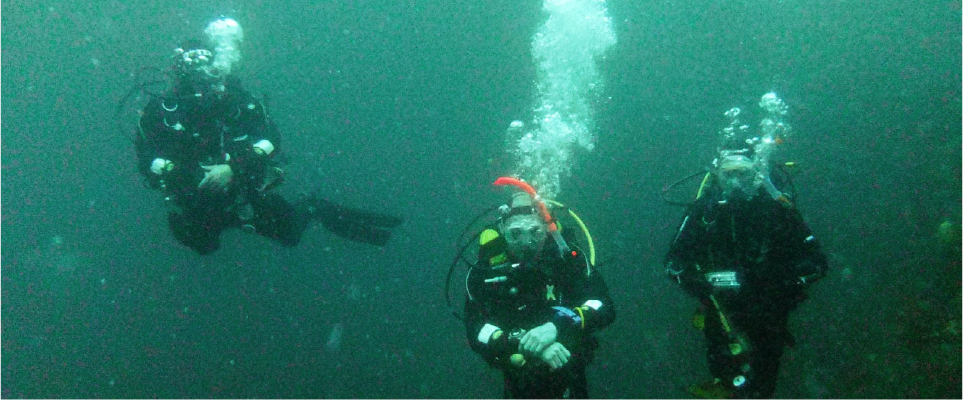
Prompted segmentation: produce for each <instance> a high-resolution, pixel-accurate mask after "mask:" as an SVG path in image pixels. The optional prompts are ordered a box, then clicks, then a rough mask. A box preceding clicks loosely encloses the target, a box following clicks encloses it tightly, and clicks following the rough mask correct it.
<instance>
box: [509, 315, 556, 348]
mask: <svg viewBox="0 0 963 400" xmlns="http://www.w3.org/2000/svg"><path fill="white" fill-rule="evenodd" d="M557 337H558V328H556V327H555V324H553V323H551V322H546V323H545V324H542V325H540V326H537V327H535V328H532V330H530V331H528V332H525V334H524V335H522V339H521V341H520V342H519V344H518V349H519V350H522V351H525V352H528V353H532V354H540V353H541V352H542V351H543V350H545V348H547V347H548V346H549V345H551V344H552V343H554V342H555V338H557Z"/></svg>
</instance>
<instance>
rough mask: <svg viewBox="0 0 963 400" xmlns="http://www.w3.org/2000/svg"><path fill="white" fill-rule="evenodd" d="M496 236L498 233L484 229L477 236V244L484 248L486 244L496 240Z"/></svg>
mask: <svg viewBox="0 0 963 400" xmlns="http://www.w3.org/2000/svg"><path fill="white" fill-rule="evenodd" d="M498 236H499V235H498V231H496V230H494V229H485V230H484V231H482V233H481V235H479V236H478V243H479V244H481V245H482V246H484V245H486V244H488V242H491V241H492V240H495V239H497V238H498Z"/></svg>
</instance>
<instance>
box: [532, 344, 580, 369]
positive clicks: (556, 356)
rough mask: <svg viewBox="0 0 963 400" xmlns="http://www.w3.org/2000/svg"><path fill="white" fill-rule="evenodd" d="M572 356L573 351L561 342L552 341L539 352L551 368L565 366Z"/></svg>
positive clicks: (540, 356)
mask: <svg viewBox="0 0 963 400" xmlns="http://www.w3.org/2000/svg"><path fill="white" fill-rule="evenodd" d="M571 357H572V353H571V352H569V351H568V349H566V348H565V346H563V345H562V344H561V343H559V342H555V343H552V344H551V345H550V346H548V348H546V349H545V350H544V351H542V353H541V354H539V358H541V359H542V361H544V362H545V363H546V364H548V366H549V368H551V369H557V368H561V367H564V366H565V364H568V360H569V358H571Z"/></svg>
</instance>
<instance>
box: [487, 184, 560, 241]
mask: <svg viewBox="0 0 963 400" xmlns="http://www.w3.org/2000/svg"><path fill="white" fill-rule="evenodd" d="M492 184H493V185H495V186H505V185H511V186H514V187H517V188H519V189H521V190H522V191H524V192H525V193H528V195H529V196H531V197H532V201H534V202H535V204H537V205H538V213H539V214H541V215H542V220H544V221H545V223H546V224H547V225H548V232H549V233H551V234H552V238H553V239H555V243H556V244H558V251H559V252H560V253H562V256H563V257H564V256H565V255H566V254H569V253H571V249H570V248H569V247H568V243H565V239H563V238H562V234H561V233H559V232H558V226H557V225H555V220H553V219H552V215H551V214H549V213H548V207H546V206H545V202H543V201H542V199H540V198H539V197H538V193H536V192H535V188H533V187H532V186H531V185H529V184H527V183H525V182H523V181H522V180H520V179H517V178H511V177H507V176H503V177H500V178H498V179H495V182H492Z"/></svg>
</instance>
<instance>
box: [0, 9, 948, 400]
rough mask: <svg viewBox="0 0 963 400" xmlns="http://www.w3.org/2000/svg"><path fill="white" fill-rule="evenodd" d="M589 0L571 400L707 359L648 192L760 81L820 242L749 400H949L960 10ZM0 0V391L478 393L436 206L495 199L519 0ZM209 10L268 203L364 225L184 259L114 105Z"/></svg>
mask: <svg viewBox="0 0 963 400" xmlns="http://www.w3.org/2000/svg"><path fill="white" fill-rule="evenodd" d="M606 5H607V7H608V13H609V16H610V17H611V19H612V23H613V26H614V29H615V34H616V36H617V43H615V44H614V45H613V46H612V47H611V48H609V49H608V50H607V52H606V53H605V57H604V58H603V59H600V60H598V65H599V69H600V74H601V76H602V78H603V79H604V81H605V88H604V91H603V94H602V96H600V98H599V101H598V102H597V103H596V104H595V106H596V107H597V108H596V113H595V119H596V121H595V129H596V139H595V140H596V141H595V143H594V149H593V150H592V151H583V152H579V153H577V154H576V155H575V156H574V162H573V164H572V165H571V176H567V177H564V178H563V179H562V180H561V189H560V191H559V197H558V198H557V200H559V201H561V202H563V203H565V204H566V205H568V206H571V207H572V208H573V209H574V210H576V211H577V212H578V213H579V215H580V216H581V217H582V219H583V220H584V221H585V222H586V224H587V225H588V227H589V228H590V229H591V232H592V234H593V237H594V239H595V242H596V248H597V250H598V253H599V259H600V261H604V263H603V264H602V265H601V266H600V269H601V271H602V273H603V274H604V276H605V278H606V280H607V282H608V284H609V287H610V290H611V295H612V297H613V299H614V301H615V302H616V305H617V307H618V319H617V320H616V322H615V323H614V324H613V325H612V326H610V327H609V328H608V329H606V330H605V331H603V332H601V333H600V335H599V337H600V338H601V341H602V347H601V349H600V351H599V352H598V355H597V358H596V360H595V363H594V364H593V365H592V366H591V367H590V368H589V383H590V389H589V390H590V394H591V395H592V396H593V397H603V398H678V397H685V396H686V394H685V392H683V391H682V388H683V387H684V386H686V385H689V384H694V383H699V382H702V381H705V380H707V379H709V378H710V375H709V371H708V367H707V365H706V362H705V357H704V348H703V340H702V336H701V333H700V332H699V331H697V330H695V329H694V328H692V326H691V324H690V317H691V315H692V312H693V310H694V309H695V307H696V302H695V301H694V300H692V299H690V298H688V297H686V295H685V294H684V293H683V292H682V290H681V289H680V288H678V287H677V286H676V285H675V284H674V283H673V282H672V281H670V280H669V279H667V278H665V277H664V276H663V273H662V271H663V268H662V265H661V260H662V257H663V255H664V253H665V251H666V249H667V247H668V244H669V241H670V240H671V238H672V235H673V233H674V231H675V229H676V227H677V224H678V222H679V221H680V218H681V214H682V209H681V208H679V207H676V206H672V205H669V204H667V203H665V202H663V201H662V200H661V191H662V189H663V188H666V187H669V186H670V185H671V184H672V183H673V182H675V181H677V180H679V179H681V178H684V177H685V176H687V175H689V174H690V173H693V172H698V171H699V170H700V169H702V168H705V167H707V166H708V165H709V163H710V162H711V161H712V159H713V157H714V156H715V151H716V146H717V144H718V141H717V133H718V131H719V130H720V129H721V128H723V127H724V126H725V125H726V123H727V120H726V118H725V117H724V115H723V113H724V112H725V111H726V110H728V109H730V108H731V107H735V106H739V107H742V108H743V109H744V110H752V109H756V108H757V107H756V103H757V102H758V99H759V97H760V96H761V95H763V94H764V93H766V92H769V91H775V92H777V93H778V94H779V96H780V97H781V98H782V99H783V100H784V101H785V102H786V104H787V105H788V106H789V108H790V111H789V114H788V119H789V121H790V122H791V123H792V126H793V129H794V135H793V136H792V137H791V140H787V142H786V143H785V144H784V145H783V146H781V148H780V149H779V154H778V158H781V159H784V160H792V161H795V162H796V163H797V165H798V167H797V168H796V170H797V172H796V174H795V185H796V187H797V188H798V191H799V196H798V198H797V203H798V206H799V208H800V209H801V211H802V212H803V215H804V217H805V218H806V220H807V221H808V222H809V224H810V226H811V228H812V229H813V231H814V233H815V234H816V236H817V237H818V238H820V239H821V240H822V242H823V246H824V250H825V252H826V253H827V254H828V255H829V258H830V262H831V271H830V274H829V276H827V277H826V278H825V279H824V280H823V281H822V282H820V283H818V284H817V285H816V286H815V287H814V288H813V290H811V292H810V299H809V300H808V301H807V302H805V303H804V304H803V305H802V306H801V307H800V308H799V309H798V310H797V311H795V312H794V314H793V315H792V319H791V327H792V331H793V333H794V334H795V336H796V345H795V347H794V348H792V349H790V350H788V351H787V352H786V354H785V355H784V356H783V365H782V368H781V371H780V381H779V385H778V388H777V391H776V395H777V396H779V397H793V398H826V397H836V398H839V397H842V398H866V397H874V398H881V397H885V398H901V397H944V398H960V397H961V382H960V376H961V356H960V354H961V348H960V347H961V336H960V330H961V326H960V325H961V324H960V319H961V287H960V282H961V268H960V238H959V224H960V222H961V218H963V216H961V190H963V188H961V157H963V156H961V137H963V133H961V95H960V91H961V77H960V74H961V5H960V1H940V0H929V1H898V0H879V1H871V0H865V1H855V0H851V1H850V0H782V1H777V0H772V1H759V0H752V1H750V0H726V1H722V0H714V1H664V0H660V1H637V0H632V1H630V0H609V1H607V2H606ZM2 10H3V13H2V69H0V71H2V86H0V89H2V100H3V101H2V118H0V123H2V130H0V134H2V142H0V143H2V153H0V154H2V233H3V234H2V264H0V273H2V274H0V275H2V284H0V285H2V286H0V288H2V299H0V307H2V313H0V321H2V376H0V384H2V393H0V394H2V397H5V398H16V397H44V398H57V397H72V398H95V397H96V398H120V397H128V398H129V397H139V398H147V397H161V398H171V397H180V398H183V397H191V398H209V397H230V398H290V397H341V398H345V397H354V398H359V397H360V398H386V397H392V398H395V397H401V398H478V397H485V398H490V397H500V396H501V395H502V383H501V378H500V375H499V374H498V372H497V371H495V370H492V369H489V368H488V367H487V366H486V365H485V364H484V362H483V361H482V360H481V358H480V357H478V356H477V355H476V354H474V353H473V352H472V351H471V350H470V349H469V347H468V345H467V339H466V337H465V331H464V327H463V326H462V324H461V322H460V321H458V320H456V319H455V318H454V317H453V316H452V314H451V310H450V309H449V308H448V307H447V306H446V303H445V296H444V293H443V288H444V285H445V276H446V274H447V272H448V267H449V263H450V262H451V260H452V258H453V257H454V256H455V253H456V251H457V249H458V247H459V246H460V245H461V243H458V237H459V234H460V233H461V231H462V230H463V229H464V227H465V225H466V224H468V223H469V222H470V221H471V219H472V218H473V217H474V216H475V215H477V214H479V213H480V212H482V211H484V210H485V209H487V208H488V207H491V206H493V205H497V204H501V203H502V202H504V201H506V199H507V193H506V192H505V191H503V190H501V189H497V190H496V189H495V188H493V187H492V186H491V182H492V181H493V180H494V179H495V178H496V177H498V176H500V175H502V174H507V173H509V172H510V171H509V170H510V165H509V163H508V162H507V161H506V157H505V154H506V152H507V150H508V149H507V147H510V146H508V145H507V144H506V135H505V130H506V128H508V126H509V123H510V122H511V121H513V120H517V119H526V118H529V117H531V115H532V107H533V102H534V94H533V93H534V89H535V88H534V83H533V82H535V80H536V75H537V74H536V64H535V63H534V62H533V60H532V54H531V53H532V47H531V46H532V37H533V35H534V34H535V33H536V30H537V29H538V27H539V26H540V24H542V23H543V22H544V19H545V14H544V13H543V11H542V1H541V0H532V1H519V0H493V1H483V2H479V1H461V0H439V1H417V0H409V1H389V0H380V1H374V0H367V1H362V0H356V1H338V2H313V3H307V2H299V1H165V2H145V3H144V4H136V5H135V4H131V3H130V2H121V1H101V2H86V1H76V0H71V1H54V2H18V1H9V0H3V2H2ZM220 15H228V16H231V17H233V18H235V19H237V20H238V21H239V22H240V23H241V25H242V26H243V27H244V30H245V41H244V43H243V45H242V47H241V51H242V53H243V57H244V58H243V61H242V65H241V67H240V69H239V70H237V72H236V75H237V76H239V77H240V78H241V79H242V81H243V82H244V84H245V86H246V87H247V88H248V89H250V90H253V91H255V92H258V93H262V94H265V95H267V96H268V98H269V103H268V106H269V109H270V110H271V112H272V115H273V117H274V119H275V120H276V122H277V124H278V125H279V127H280V128H281V131H282V135H283V140H284V142H283V143H284V144H283V145H284V146H285V150H284V151H285V153H286V158H287V162H288V166H287V181H286V183H285V185H284V186H282V188H281V189H280V190H281V191H282V193H283V194H285V195H286V196H289V197H293V196H297V194H298V193H299V192H301V191H306V192H310V191H313V190H320V191H321V193H322V194H323V195H325V196H327V197H328V198H330V199H331V200H334V201H336V202H340V203H343V204H348V205H353V206H360V207H364V208H370V209H373V210H378V211H382V212H388V213H392V214H397V215H402V216H404V217H405V219H406V222H405V224H404V225H402V227H401V228H400V229H398V230H397V231H396V232H395V237H394V238H393V239H392V241H391V243H389V245H388V246H386V247H385V248H383V249H382V248H377V247H371V246H366V245H362V244H357V243H353V242H348V241H345V240H342V239H340V238H338V237H336V236H334V235H332V234H330V233H328V232H326V231H324V230H323V229H321V228H316V229H312V230H309V231H308V232H306V234H305V236H304V238H303V240H302V242H301V244H300V246H298V247H297V248H282V247H280V246H278V245H276V244H274V243H271V242H269V241H268V240H266V239H264V238H262V237H259V236H254V235H249V234H245V233H243V232H241V231H238V230H234V231H228V233H226V234H225V235H223V236H222V247H221V249H220V250H219V251H217V252H216V253H214V254H213V255H210V256H203V257H202V256H198V255H196V254H194V253H193V252H192V251H190V250H189V249H187V248H186V247H183V246H181V245H179V244H178V243H177V242H176V241H175V240H174V238H173V237H172V236H171V235H170V234H169V232H168V229H167V221H166V216H165V208H164V205H163V202H162V201H161V194H160V193H158V192H156V191H152V190H149V189H148V188H146V187H145V186H144V185H143V183H142V181H141V179H140V176H139V175H138V174H137V172H136V169H135V165H134V151H133V145H132V142H131V133H130V131H129V129H124V128H125V127H129V126H131V124H132V121H133V120H135V119H136V114H131V113H122V114H121V115H120V116H118V115H116V113H115V111H116V110H117V109H118V104H119V103H120V102H121V101H122V99H123V98H124V97H125V95H126V94H127V93H128V92H129V91H130V90H131V88H132V87H134V86H135V85H136V84H137V83H138V80H139V79H141V77H143V76H144V74H143V73H142V72H141V71H142V68H144V67H153V68H165V67H167V66H168V62H169V57H170V55H171V54H172V49H173V48H175V47H176V46H177V45H178V44H179V43H180V42H181V41H183V40H184V39H187V38H190V37H200V36H201V35H202V29H203V27H204V25H205V24H206V23H207V22H209V21H210V20H211V19H213V18H216V17H218V16H220ZM155 75H156V74H155ZM691 183H692V182H689V185H688V186H686V184H682V185H680V186H679V189H678V190H679V191H678V192H674V193H681V194H678V198H684V197H685V196H687V195H689V193H693V194H694V192H695V187H693V186H692V185H691ZM696 184H697V182H696ZM690 191H691V192H690ZM944 222H948V223H945V224H944ZM457 272H461V273H462V274H463V272H464V270H463V269H462V270H460V271H456V277H455V278H453V281H454V284H453V286H455V287H458V284H459V279H461V278H462V276H463V275H462V276H457V275H458V273H457ZM460 295H461V292H456V293H454V296H455V297H456V299H455V300H456V301H455V303H456V307H459V306H460V304H461V298H460V297H458V296H460Z"/></svg>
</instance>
